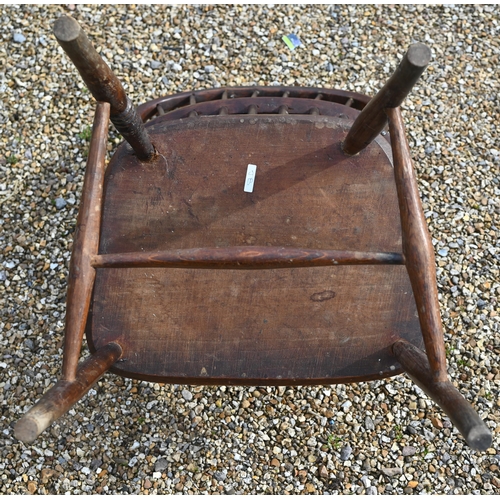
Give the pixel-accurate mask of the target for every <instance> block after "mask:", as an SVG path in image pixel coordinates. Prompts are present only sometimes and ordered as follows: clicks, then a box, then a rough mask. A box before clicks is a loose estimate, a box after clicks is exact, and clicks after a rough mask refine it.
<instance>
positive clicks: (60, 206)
mask: <svg viewBox="0 0 500 500" xmlns="http://www.w3.org/2000/svg"><path fill="white" fill-rule="evenodd" d="M55 205H56V208H57V210H62V209H63V208H64V207H65V206H66V205H67V203H66V200H65V199H64V198H56V199H55Z"/></svg>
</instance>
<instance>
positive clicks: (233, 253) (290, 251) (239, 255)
mask: <svg viewBox="0 0 500 500" xmlns="http://www.w3.org/2000/svg"><path fill="white" fill-rule="evenodd" d="M403 263H404V259H403V255H402V254H399V253H395V252H394V253H383V252H379V253H376V252H349V251H337V250H311V249H307V248H284V247H257V246H251V247H248V246H246V247H226V248H192V249H187V250H166V251H163V252H130V253H120V254H106V255H96V256H95V257H94V258H93V259H92V266H93V267H94V268H117V267H141V268H156V267H165V268H167V267H168V268H182V267H186V268H197V269H278V268H285V267H318V266H348V265H354V266H357V265H384V264H393V265H394V264H403Z"/></svg>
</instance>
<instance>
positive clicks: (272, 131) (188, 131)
mask: <svg viewBox="0 0 500 500" xmlns="http://www.w3.org/2000/svg"><path fill="white" fill-rule="evenodd" d="M224 91H225V90H224V89H221V90H220V91H219V93H220V95H222V94H223V93H224ZM230 91H231V89H228V93H230ZM200 97H202V96H200ZM242 100H243V101H245V105H246V106H247V107H248V106H250V105H251V104H246V103H250V102H255V101H257V102H258V105H259V107H260V108H262V107H264V105H265V104H267V103H268V101H269V100H270V98H266V97H258V98H253V99H251V98H250V99H244V98H242ZM273 100H275V101H276V100H277V98H273ZM224 103H225V101H224V100H218V101H217V102H215V103H214V102H213V101H212V104H218V105H219V106H222V105H224ZM301 104H302V103H301ZM306 104H307V103H306ZM328 104H329V106H328V110H327V111H328V115H302V114H300V115H293V114H288V115H281V114H258V115H241V114H238V115H227V116H219V115H218V114H215V115H205V116H203V115H199V116H196V117H191V118H180V119H179V118H177V119H176V118H175V113H176V112H175V111H172V112H171V113H169V114H166V115H163V116H161V117H158V118H156V119H154V120H153V121H152V122H150V126H148V127H147V130H148V132H149V134H150V137H151V140H152V142H153V143H154V144H155V147H156V149H157V151H158V155H157V157H156V159H155V160H154V161H153V162H150V163H149V164H148V165H147V166H144V165H143V164H142V163H141V162H140V161H138V160H137V157H136V156H134V155H133V154H131V153H130V152H129V151H128V146H127V145H125V144H122V145H121V146H120V147H119V148H118V151H117V152H116V153H115V155H114V157H113V159H112V161H111V163H110V164H109V166H108V168H107V171H106V181H105V188H104V199H105V203H104V208H103V216H102V225H101V237H100V247H99V254H100V255H102V256H104V257H105V256H109V255H110V254H123V255H124V256H126V255H127V254H130V253H137V254H144V253H147V252H156V253H159V252H167V251H168V252H171V253H173V254H174V255H175V252H176V251H178V250H183V251H184V253H185V254H186V255H189V254H188V253H187V252H186V250H189V249H199V248H209V249H217V250H218V251H219V252H221V253H222V252H223V251H224V250H226V249H228V248H229V249H230V248H232V247H239V248H241V249H242V251H244V250H243V249H246V250H248V251H249V252H251V251H252V249H255V248H256V247H261V248H262V251H265V250H266V249H269V250H270V251H272V250H273V249H275V248H276V249H282V250H283V252H284V253H286V252H288V253H290V252H293V251H297V250H301V249H302V250H308V251H314V250H317V249H320V250H322V249H325V250H332V249H334V250H340V251H355V252H373V253H388V254H394V255H393V256H392V257H393V259H394V260H395V262H394V263H393V264H392V265H385V266H380V265H367V266H358V265H351V266H325V267H308V268H288V269H287V268H281V269H258V268H257V269H247V270H241V269H196V268H188V269H165V268H163V269H162V268H149V269H145V268H134V267H122V268H118V269H116V268H115V269H98V270H97V276H96V281H95V287H94V294H93V300H92V309H91V315H90V320H89V324H90V328H89V329H88V335H87V338H88V341H89V343H90V345H91V346H93V349H98V348H99V347H102V346H104V345H106V344H108V343H110V342H117V343H118V344H119V345H120V346H122V348H123V356H122V357H123V359H124V361H122V362H120V363H118V364H117V365H116V366H115V367H113V368H112V371H116V372H117V373H120V374H122V375H125V376H132V377H135V378H141V379H147V380H161V381H164V382H167V381H168V382H182V381H184V382H186V381H189V382H191V383H202V382H203V381H205V382H206V379H207V377H208V378H210V379H211V382H210V383H214V382H216V383H225V384H229V383H232V384H241V383H256V384H261V385H262V384H286V385H290V384H303V383H304V382H305V381H309V383H312V381H314V383H336V382H350V381H356V380H367V379H375V378H381V377H387V376H390V375H394V374H396V373H399V372H401V368H400V365H399V363H398V361H397V359H396V358H395V357H394V355H393V354H392V352H391V345H392V344H393V343H394V341H395V340H396V339H397V338H398V337H401V336H402V337H403V338H405V339H406V340H408V341H410V342H412V343H414V344H416V345H418V346H419V347H422V346H423V344H422V335H421V333H420V327H419V322H418V313H417V311H416V307H415V301H414V299H413V293H412V289H411V284H410V281H409V278H408V273H407V271H406V269H405V268H404V266H401V265H398V263H396V260H397V258H398V255H400V254H401V223H400V217H399V208H398V199H397V192H396V186H395V182H394V172H393V167H392V163H391V156H392V154H391V151H390V144H389V142H388V141H387V140H386V139H385V138H384V137H382V136H380V138H379V139H377V140H376V141H374V142H372V143H371V144H370V145H369V146H368V147H367V148H366V149H365V150H363V152H362V153H361V154H360V155H357V156H354V157H348V156H346V155H345V154H344V153H343V152H342V149H341V144H342V142H343V141H344V139H345V136H346V134H347V131H348V130H349V128H350V126H351V125H352V122H353V117H355V116H357V115H358V114H359V111H357V110H353V109H352V108H347V109H346V107H345V105H342V104H339V103H334V102H330V103H328ZM281 105H282V104H281ZM191 107H192V106H191ZM200 107H201V106H200ZM290 107H291V106H290ZM195 108H196V106H195ZM170 115H172V117H170ZM348 115H352V117H351V118H348ZM290 130H293V134H291V133H290ZM263 137H265V141H263V140H262V138H263ZM249 163H252V164H255V165H257V174H256V177H255V184H254V190H253V192H252V193H245V192H244V191H243V186H244V181H245V174H246V170H247V165H248V164H249ZM382 207H383V210H381V208H382ZM181 253H182V252H181ZM185 262H186V263H187V261H185ZM399 264H402V260H401V259H399ZM131 265H132V264H131ZM226 265H227V266H229V265H230V262H228V263H227V264H226Z"/></svg>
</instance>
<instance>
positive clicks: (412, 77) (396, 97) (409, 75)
mask: <svg viewBox="0 0 500 500" xmlns="http://www.w3.org/2000/svg"><path fill="white" fill-rule="evenodd" d="M430 58H431V51H430V49H429V47H427V45H424V44H423V43H415V44H413V45H411V46H410V48H409V49H408V52H407V53H406V54H405V56H404V58H403V60H402V61H401V64H400V65H399V66H398V68H397V69H396V71H395V72H394V74H393V75H392V76H391V78H390V79H389V81H388V82H387V83H386V84H385V85H384V87H382V89H381V90H380V91H379V92H378V94H377V95H376V96H375V97H373V99H371V100H370V102H369V103H368V104H367V105H366V106H365V107H364V109H363V111H361V113H360V114H359V116H358V117H357V118H356V121H355V122H354V123H353V125H352V127H351V129H350V130H349V133H348V134H347V137H346V139H345V141H344V144H343V146H342V148H343V150H344V153H346V154H348V155H355V154H357V153H359V152H360V151H361V150H362V149H364V148H366V146H368V144H370V143H371V142H372V141H373V140H374V139H375V138H376V137H377V135H378V134H380V132H382V130H383V129H384V127H385V126H386V125H387V115H386V114H385V112H384V109H385V108H396V107H397V106H399V105H400V104H401V103H402V102H403V100H404V98H405V97H406V96H407V95H408V94H409V92H410V90H411V89H412V88H413V86H414V85H415V83H416V82H417V80H418V79H419V78H420V75H421V74H422V73H423V72H424V70H425V68H426V67H427V65H428V64H429V61H430Z"/></svg>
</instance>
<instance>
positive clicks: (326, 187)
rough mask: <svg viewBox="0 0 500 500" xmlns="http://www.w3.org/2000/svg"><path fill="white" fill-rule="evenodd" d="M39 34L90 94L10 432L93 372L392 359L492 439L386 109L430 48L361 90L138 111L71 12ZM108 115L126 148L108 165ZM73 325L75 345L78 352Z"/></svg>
mask: <svg viewBox="0 0 500 500" xmlns="http://www.w3.org/2000/svg"><path fill="white" fill-rule="evenodd" d="M54 33H55V36H56V38H57V39H58V41H59V43H60V45H61V46H62V48H63V49H64V50H65V51H66V53H67V54H68V56H69V57H70V58H71V60H72V61H73V63H74V64H75V65H76V67H77V69H78V70H79V72H80V74H81V76H82V77H83V79H84V81H85V83H86V84H87V86H88V88H89V90H90V91H91V92H92V94H93V95H94V97H95V98H96V100H97V101H98V104H97V110H96V114H95V120H94V127H93V132H92V139H91V145H90V151H89V156H88V164H87V171H86V177H85V184H84V189H83V196H82V201H81V206H80V212H79V215H78V223H77V230H76V234H75V238H74V246H73V254H72V259H71V265H70V271H69V284H68V301H67V314H66V332H65V345H64V357H63V366H62V375H61V377H60V380H59V381H58V382H57V383H56V384H55V385H54V386H53V387H52V388H51V389H50V390H49V391H48V392H47V393H46V394H45V395H44V396H43V397H42V399H41V400H40V401H39V402H38V403H37V404H36V405H35V406H34V407H33V408H31V409H30V410H29V411H28V412H27V414H26V415H25V416H24V417H22V418H21V419H20V420H19V421H18V422H17V424H16V427H15V434H16V436H17V438H18V439H20V440H22V441H25V442H31V441H33V440H34V439H35V438H36V437H37V436H38V435H39V434H40V433H41V432H42V431H43V430H44V429H45V428H47V427H48V426H49V425H50V424H51V423H52V422H53V421H54V420H55V419H57V418H58V417H59V416H61V415H62V414H63V413H64V412H66V411H67V410H68V409H69V408H70V407H71V406H72V405H73V404H74V403H75V402H77V401H78V400H79V399H80V398H81V397H82V396H83V395H84V394H85V393H86V392H87V391H88V390H89V388H90V387H91V386H92V384H93V383H94V382H96V381H97V380H98V378H99V377H100V376H101V375H103V374H104V373H105V372H106V371H107V370H110V371H112V372H114V373H117V374H120V375H123V376H124V377H131V378H136V379H141V380H149V381H161V382H169V383H185V384H207V385H217V384H223V385H227V384H235V385H305V384H335V383H348V382H361V381H365V380H374V379H382V378H386V377H391V376H394V375H396V374H400V373H402V372H406V373H407V374H408V375H409V376H410V377H411V378H412V379H413V380H414V382H415V383H416V384H417V385H418V386H419V387H421V388H422V389H423V390H424V391H425V392H426V393H427V394H428V395H429V397H431V398H432V399H433V400H434V401H435V402H436V403H437V404H438V405H439V406H440V407H441V408H442V410H443V411H444V412H445V413H446V414H447V415H448V416H449V418H450V419H451V420H452V422H453V423H454V424H455V425H456V427H457V428H458V429H459V430H460V432H461V433H462V435H463V436H464V438H465V440H466V441H467V443H468V444H469V445H470V446H471V447H472V448H474V449H477V450H485V449H487V448H488V447H489V446H490V444H491V434H490V431H489V429H488V428H487V427H486V425H485V424H484V422H483V421H482V420H481V419H480V418H479V416H478V415H477V413H476V412H475V411H474V410H473V408H472V407H471V406H470V405H469V404H468V403H467V402H466V401H465V400H464V399H463V398H462V396H461V395H460V394H459V392H458V391H457V390H456V389H455V387H454V386H453V384H452V383H451V382H450V381H449V380H448V376H447V369H446V359H445V348H444V342H443V331H442V324H441V318H440V312H439V304H438V298H437V288H436V278H435V263H434V251H433V247H432V244H431V240H430V237H429V233H428V230H427V226H426V222H425V218H424V214H423V212H422V207H421V204H420V199H419V194H418V190H417V182H416V178H415V174H414V171H413V167H412V162H411V156H410V151H409V148H408V143H407V140H406V137H405V129H404V125H403V121H402V118H401V112H400V109H399V105H400V104H401V102H402V101H403V99H404V98H405V96H406V95H407V94H408V92H409V91H410V90H411V88H412V86H413V85H414V84H415V82H416V81H417V79H418V78H419V76H420V75H421V74H422V72H423V71H424V69H425V67H426V66H427V64H428V62H429V60H430V50H429V48H428V47H426V46H425V45H423V44H415V45H412V46H411V47H410V48H409V50H408V52H407V53H406V55H405V57H404V58H403V60H402V62H401V64H400V65H399V67H398V68H397V70H396V72H395V73H394V75H393V76H392V77H391V78H390V80H389V81H388V82H387V84H386V85H385V86H384V87H383V88H382V90H381V91H380V92H379V93H378V94H377V95H376V96H375V97H374V98H372V99H370V98H368V97H366V96H364V95H361V94H357V93H354V92H346V91H341V90H330V89H319V88H296V87H244V88H220V89H212V90H200V91H196V92H185V93H182V94H176V95H172V96H167V97H162V98H160V99H156V100H153V101H150V102H148V103H146V104H143V105H141V106H139V107H138V108H137V110H136V109H135V108H134V106H133V105H132V104H131V102H130V100H129V99H128V98H127V96H126V94H125V92H124V90H123V87H122V85H121V84H120V82H119V81H118V80H117V78H116V77H115V75H114V74H113V73H112V72H111V70H110V69H109V68H108V66H107V65H106V64H105V63H104V61H103V60H102V59H101V58H100V56H99V55H98V54H97V52H96V51H95V50H94V48H93V47H92V45H91V43H90V42H89V40H88V39H87V37H86V36H85V34H84V33H83V31H82V30H81V28H80V26H79V25H78V23H77V22H76V21H75V20H73V19H72V18H70V17H66V16H63V17H61V18H60V19H58V20H57V22H56V23H55V25H54ZM109 119H111V121H112V122H113V124H114V125H115V127H116V128H117V129H118V131H120V133H121V134H122V135H123V136H124V138H125V139H126V141H127V142H124V143H122V144H121V145H120V146H119V147H118V149H117V151H116V153H115V154H114V156H113V157H112V159H111V161H110V163H109V165H108V166H107V167H105V153H106V141H107V130H108V120H109ZM143 122H147V123H146V124H145V125H144V123H143ZM387 124H388V125H389V134H387V133H386V132H384V130H385V128H386V126H387ZM254 166H256V168H255V167H254ZM84 332H86V334H87V341H88V344H89V347H90V350H91V352H92V355H91V356H90V357H89V358H88V359H86V360H85V361H83V362H82V363H81V364H80V365H78V360H79V356H80V349H81V344H82V340H83V334H84ZM422 349H425V352H424V351H423V350H422Z"/></svg>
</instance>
